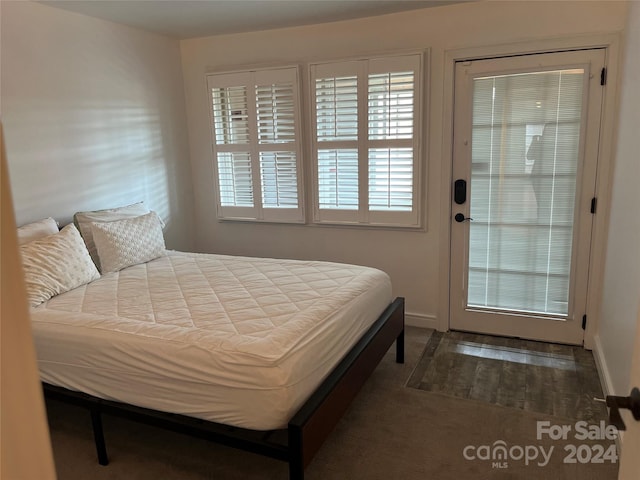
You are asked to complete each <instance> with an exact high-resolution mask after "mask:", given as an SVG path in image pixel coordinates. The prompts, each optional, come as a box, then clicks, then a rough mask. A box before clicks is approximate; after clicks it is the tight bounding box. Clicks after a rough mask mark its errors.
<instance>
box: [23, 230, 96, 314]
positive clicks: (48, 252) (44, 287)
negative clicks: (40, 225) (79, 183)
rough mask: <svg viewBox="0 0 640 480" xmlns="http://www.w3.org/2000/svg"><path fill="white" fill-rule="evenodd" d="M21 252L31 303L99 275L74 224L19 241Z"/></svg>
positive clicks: (94, 278) (87, 281)
mask: <svg viewBox="0 0 640 480" xmlns="http://www.w3.org/2000/svg"><path fill="white" fill-rule="evenodd" d="M20 254H21V256H22V266H23V269H24V276H25V284H26V288H27V296H28V298H29V304H30V305H31V306H32V307H36V306H38V305H40V304H41V303H42V302H44V301H46V300H49V299H50V298H51V297H53V296H55V295H59V294H61V293H64V292H68V291H69V290H72V289H74V288H77V287H79V286H81V285H84V284H86V283H89V282H92V281H93V280H96V279H98V278H100V273H98V270H97V269H96V266H95V265H94V264H93V261H92V260H91V257H90V256H89V252H88V251H87V247H86V245H85V244H84V241H83V240H82V237H81V236H80V233H79V232H78V229H77V228H76V227H75V226H74V225H73V224H69V225H67V226H66V227H64V228H63V229H62V230H61V231H60V232H59V233H55V234H53V235H48V236H46V237H43V238H41V239H39V240H34V241H32V242H29V243H25V244H24V245H21V246H20Z"/></svg>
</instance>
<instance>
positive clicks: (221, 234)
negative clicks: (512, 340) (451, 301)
mask: <svg viewBox="0 0 640 480" xmlns="http://www.w3.org/2000/svg"><path fill="white" fill-rule="evenodd" d="M624 19H625V5H624V3H620V2H560V1H556V2H478V3H469V4H460V5H450V6H444V7H438V8H430V9H424V10H418V11H412V12H405V13H400V14H393V15H386V16H380V17H372V18H367V19H360V20H352V21H345V22H337V23H331V24H323V25H312V26H305V27H299V28H289V29H281V30H271V31H265V32H252V33H246V34H238V35H225V36H218V37H208V38H199V39H192V40H185V41H182V42H181V49H182V63H183V71H184V80H185V92H186V100H187V116H188V125H189V138H190V151H191V162H192V170H193V188H194V195H195V199H196V202H195V206H196V209H195V215H196V226H197V227H196V248H197V249H198V250H200V251H205V252H220V253H229V254H246V255H259V256H274V257H291V258H316V259H328V260H335V261H345V262H351V263H359V264H365V265H370V266H375V267H378V268H381V269H383V270H385V271H387V272H388V273H389V274H390V275H391V277H392V281H393V284H394V289H395V294H397V295H403V296H405V297H406V298H407V310H408V312H410V313H415V314H418V315H419V317H422V318H423V319H427V320H428V319H432V318H433V317H434V316H435V315H436V313H437V311H438V298H439V297H438V296H439V294H440V289H441V288H446V287H444V286H442V287H441V285H440V282H441V278H442V272H441V271H440V269H439V262H438V260H439V258H440V256H441V254H442V252H443V251H444V250H443V246H442V245H440V242H439V233H440V230H441V229H442V228H448V224H447V225H441V224H440V221H439V220H440V211H441V202H448V201H449V199H448V198H446V197H447V195H446V193H445V194H444V195H443V192H446V191H447V190H446V189H445V188H444V187H443V186H442V185H441V181H440V179H441V178H442V177H441V173H442V170H441V169H442V168H450V163H449V160H448V159H446V158H443V155H442V133H443V126H442V118H443V109H445V108H450V107H451V106H450V105H445V104H444V103H443V93H444V90H445V87H444V56H445V51H447V50H450V49H457V48H467V47H474V46H480V45H501V44H509V43H513V42H520V41H527V40H536V39H547V38H550V37H551V38H552V37H560V36H570V35H580V34H587V33H602V32H616V31H620V30H622V28H623V27H624ZM425 48H429V49H430V54H431V75H430V90H429V95H428V97H429V98H430V107H429V114H428V122H427V128H426V130H425V133H426V134H427V138H429V139H430V143H429V148H428V152H425V160H424V162H425V167H426V168H424V171H425V174H426V177H427V178H428V182H427V183H428V185H427V187H428V188H427V199H426V202H427V205H426V209H425V210H426V212H427V224H426V225H427V230H426V231H423V232H406V231H398V230H395V231H394V230H371V229H356V228H336V227H318V226H313V225H307V226H284V225H256V224H240V223H228V222H227V223H220V222H218V221H217V220H216V217H215V197H214V183H213V171H212V157H211V145H210V142H211V140H210V134H209V120H208V98H207V95H206V88H205V72H207V71H211V70H212V69H218V70H220V69H225V68H229V69H233V68H241V67H243V66H247V65H274V64H292V63H304V62H308V61H310V60H316V59H318V60H327V59H340V58H345V57H349V56H358V55H367V54H376V53H384V52H391V51H405V50H409V49H425ZM305 88H306V89H307V90H306V91H307V92H308V87H306V85H305ZM308 136H309V132H307V138H309V137H308ZM305 153H307V158H309V151H308V150H307V152H305ZM427 159H428V161H427ZM309 191H310V188H309V186H307V196H308V192H309ZM454 254H455V252H454Z"/></svg>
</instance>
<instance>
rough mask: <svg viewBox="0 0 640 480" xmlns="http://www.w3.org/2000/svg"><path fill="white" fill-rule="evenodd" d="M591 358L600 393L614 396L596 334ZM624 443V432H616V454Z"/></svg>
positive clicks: (598, 336)
mask: <svg viewBox="0 0 640 480" xmlns="http://www.w3.org/2000/svg"><path fill="white" fill-rule="evenodd" d="M592 352H593V358H594V359H595V361H596V368H597V369H598V375H599V377H600V385H601V386H602V393H603V394H604V396H605V397H606V396H607V395H615V393H614V389H613V383H612V382H611V375H609V368H608V367H607V359H606V358H605V356H604V353H603V349H602V343H601V342H600V335H598V334H596V335H595V336H594V337H593V350H592ZM623 441H624V432H618V437H617V438H616V446H617V448H618V452H620V450H621V448H622V443H623Z"/></svg>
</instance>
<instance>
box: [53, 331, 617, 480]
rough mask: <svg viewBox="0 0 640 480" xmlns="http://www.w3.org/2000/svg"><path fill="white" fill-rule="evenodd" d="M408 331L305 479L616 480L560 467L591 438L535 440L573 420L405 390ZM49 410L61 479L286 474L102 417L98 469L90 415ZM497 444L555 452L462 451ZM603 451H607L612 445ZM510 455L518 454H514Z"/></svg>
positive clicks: (412, 344) (412, 350)
mask: <svg viewBox="0 0 640 480" xmlns="http://www.w3.org/2000/svg"><path fill="white" fill-rule="evenodd" d="M407 330H408V332H407V342H406V346H407V355H406V363H405V364H404V365H398V364H396V363H395V362H394V349H392V350H390V352H389V353H388V354H387V356H386V357H385V359H384V360H383V361H382V363H381V364H380V366H379V367H378V368H377V370H376V371H375V372H374V374H373V375H372V377H371V378H370V380H369V381H368V382H367V383H366V384H365V386H364V388H363V389H362V391H361V392H360V394H359V396H358V397H357V399H356V400H355V401H354V403H353V405H352V407H351V409H350V410H349V411H348V412H347V414H346V415H345V416H344V418H343V419H342V421H341V422H340V423H339V425H338V426H337V428H336V430H335V431H334V432H333V434H332V435H331V436H330V437H329V438H328V440H327V442H326V443H325V444H324V446H323V447H322V449H321V450H320V451H319V452H318V454H317V456H316V458H315V459H314V460H313V462H312V463H311V465H310V466H309V467H308V468H307V470H306V478H307V479H310V480H314V479H315V480H320V479H350V480H360V479H362V480H364V479H366V480H375V479H402V480H413V479H415V480H427V479H433V480H448V479H473V480H477V479H531V480H534V479H536V480H537V479H558V480H564V479H567V480H568V479H572V480H573V479H575V480H578V479H580V480H589V479H593V480H614V479H616V478H617V464H610V463H608V462H605V463H604V464H592V463H586V464H580V463H574V464H565V463H563V460H564V458H565V457H566V455H567V452H566V451H565V450H564V448H565V445H566V444H567V443H570V444H574V445H576V446H579V445H582V444H588V445H589V447H588V448H589V449H591V448H592V446H591V445H592V443H593V442H591V443H589V442H585V441H582V440H575V439H574V437H573V433H571V434H569V438H568V442H561V441H549V440H541V441H539V440H537V439H536V421H537V420H548V421H550V422H551V424H559V425H571V426H573V423H574V421H571V420H566V419H562V418H558V417H552V416H548V415H543V414H533V413H530V412H524V411H521V410H517V409H510V408H506V407H499V406H495V405H490V404H485V403H481V402H477V401H472V400H463V399H457V398H453V397H449V396H444V395H441V394H438V393H431V392H424V391H421V390H416V389H413V388H406V387H405V386H404V384H405V382H406V380H407V379H408V378H409V376H410V375H411V372H412V370H413V368H414V366H415V365H416V363H417V362H418V359H419V357H420V355H421V353H422V350H423V348H424V345H425V343H426V340H427V338H428V336H429V334H430V332H429V331H426V330H419V329H411V328H408V329H407ZM49 407H50V409H49V411H50V417H51V419H50V423H51V436H52V443H53V449H54V455H55V460H56V467H57V470H58V478H59V479H60V480H76V479H77V480H88V479H97V480H101V479H131V480H172V479H180V480H192V479H193V480H195V479H200V480H205V479H206V480H214V479H221V480H226V479H282V480H285V479H287V478H288V470H287V465H286V464H285V463H283V462H279V461H276V460H271V459H268V458H264V457H261V456H258V455H254V454H250V453H245V452H242V451H238V450H234V449H230V448H227V447H222V446H219V445H216V444H213V443H210V442H206V441H204V440H198V439H194V438H190V437H187V436H183V435H179V434H175V433H171V432H166V431H163V430H159V429H156V428H152V427H147V426H143V425H140V424H136V423H132V422H128V421H125V420H121V419H117V418H113V417H108V416H105V419H104V423H105V435H106V440H107V446H108V449H109V454H110V460H111V463H110V465H109V466H106V467H102V466H100V465H98V463H97V461H96V457H95V449H94V445H93V442H92V434H91V429H90V422H89V418H88V414H87V413H86V412H85V411H84V410H82V409H78V408H75V407H71V406H67V405H62V404H60V403H57V402H50V405H49ZM501 440H502V441H504V442H506V444H507V447H508V448H513V447H522V448H525V447H527V446H530V447H531V451H533V448H538V449H539V447H541V446H542V447H544V448H545V452H548V451H549V448H550V447H553V452H552V453H551V456H550V461H549V463H548V465H546V466H538V465H537V464H536V463H537V461H538V460H540V458H541V457H540V458H539V459H538V460H536V461H533V462H531V463H530V464H529V465H528V466H527V465H525V462H524V459H521V460H517V459H510V460H508V461H507V465H506V467H507V468H492V462H491V461H485V460H477V459H476V460H466V459H465V458H464V456H463V450H464V449H465V447H467V446H472V447H481V446H482V445H489V446H493V444H494V442H497V441H501ZM602 445H603V446H604V448H605V449H606V448H607V447H608V446H609V445H610V442H603V443H602ZM467 451H468V453H471V449H468V450H467ZM480 451H482V450H480ZM583 451H586V450H585V449H584V448H583ZM513 452H514V454H516V456H517V453H518V452H519V450H518V448H516V449H514V450H513ZM583 458H584V457H583ZM503 466H504V465H503Z"/></svg>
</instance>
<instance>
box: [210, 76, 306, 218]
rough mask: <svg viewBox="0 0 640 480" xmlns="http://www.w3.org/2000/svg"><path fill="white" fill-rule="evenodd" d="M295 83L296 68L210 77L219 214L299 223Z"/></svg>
mask: <svg viewBox="0 0 640 480" xmlns="http://www.w3.org/2000/svg"><path fill="white" fill-rule="evenodd" d="M297 82H298V75H297V69H296V68H283V69H275V70H260V71H251V72H241V73H232V74H220V75H210V76H209V77H208V83H209V88H210V89H211V94H212V115H213V127H214V138H215V143H214V152H215V159H216V167H217V168H216V170H217V180H218V192H219V208H218V213H219V216H220V217H221V218H241V219H245V220H246V219H255V220H263V221H294V222H300V221H303V212H302V206H301V204H300V201H299V199H300V198H301V195H300V192H301V181H300V178H299V172H300V168H299V162H300V155H299V149H300V145H299V142H298V136H299V135H298V131H299V126H298V123H299V109H298V108H299V106H298V83H297ZM256 177H257V178H256Z"/></svg>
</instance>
